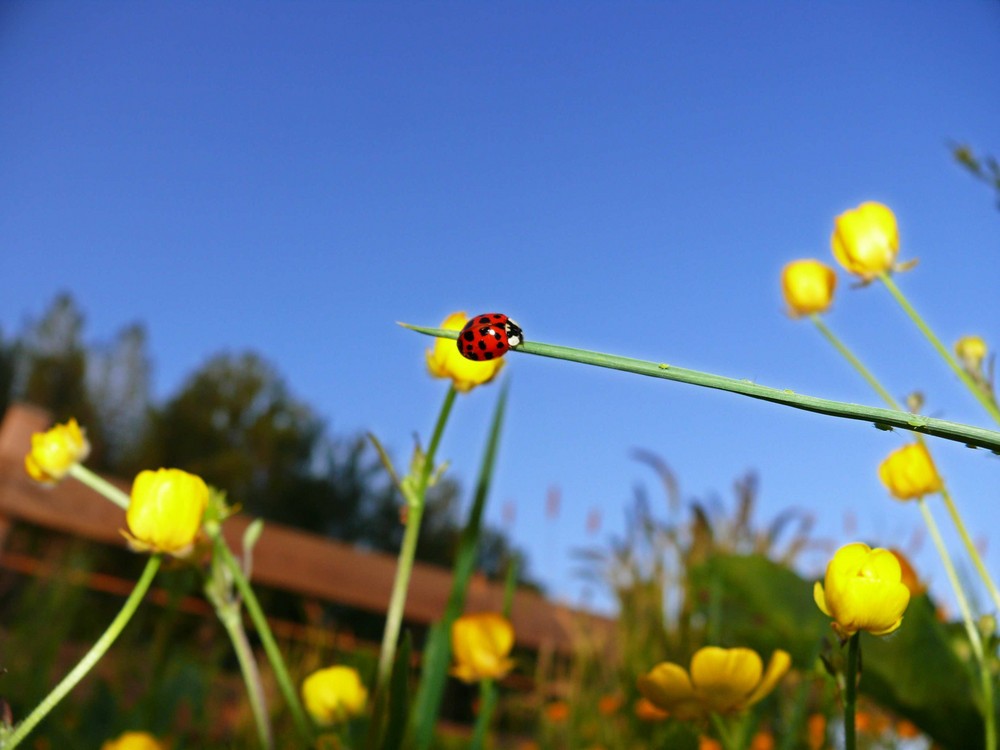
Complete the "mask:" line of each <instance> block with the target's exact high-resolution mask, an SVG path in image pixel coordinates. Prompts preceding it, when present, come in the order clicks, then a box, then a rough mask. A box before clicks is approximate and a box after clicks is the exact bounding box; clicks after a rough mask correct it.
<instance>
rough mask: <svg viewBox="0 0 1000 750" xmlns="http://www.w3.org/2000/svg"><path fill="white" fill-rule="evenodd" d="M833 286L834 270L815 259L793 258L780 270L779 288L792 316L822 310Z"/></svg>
mask: <svg viewBox="0 0 1000 750" xmlns="http://www.w3.org/2000/svg"><path fill="white" fill-rule="evenodd" d="M836 288H837V274H836V272H835V271H834V270H833V269H832V268H830V266H828V265H826V264H825V263H821V262H820V261H818V260H812V259H807V260H793V261H792V262H791V263H789V264H788V265H786V266H785V267H784V268H783V269H782V271H781V291H782V292H783V294H784V296H785V302H786V303H787V304H788V314H789V315H791V316H792V317H793V318H799V317H802V316H803V315H812V314H813V313H821V312H826V311H827V310H828V309H829V307H830V304H831V303H832V302H833V292H834V290H835V289H836Z"/></svg>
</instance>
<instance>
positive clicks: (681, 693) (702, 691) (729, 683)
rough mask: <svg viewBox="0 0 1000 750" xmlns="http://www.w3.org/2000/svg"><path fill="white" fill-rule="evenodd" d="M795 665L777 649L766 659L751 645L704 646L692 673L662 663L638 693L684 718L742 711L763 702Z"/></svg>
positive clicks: (694, 659)
mask: <svg viewBox="0 0 1000 750" xmlns="http://www.w3.org/2000/svg"><path fill="white" fill-rule="evenodd" d="M791 664H792V660H791V656H789V654H788V652H786V651H782V650H781V649H778V650H777V651H775V652H774V653H773V654H772V655H771V660H770V662H769V663H768V665H767V670H766V671H765V670H764V663H763V661H762V660H761V658H760V656H758V655H757V653H756V652H755V651H751V650H750V649H748V648H719V647H718V646H705V647H704V648H700V649H698V651H696V652H695V654H694V656H693V657H692V658H691V672H690V674H689V673H688V672H687V670H685V669H684V667H682V666H680V665H678V664H674V663H672V662H662V663H660V664H657V665H656V666H655V667H653V669H652V670H650V671H649V672H648V673H647V674H645V675H642V676H641V677H639V679H638V683H637V685H638V688H639V692H640V693H641V694H642V695H643V696H644V697H645V698H646V699H647V700H649V701H650V702H651V703H652V704H653V705H654V706H656V707H657V708H659V709H661V710H663V711H667V712H668V713H669V714H670V715H671V716H674V717H676V718H678V719H681V720H687V719H696V718H700V717H703V716H705V715H707V714H708V713H718V714H729V713H736V712H739V711H742V710H743V709H745V708H748V707H750V706H752V705H753V704H755V703H757V702H758V701H760V700H762V699H763V698H764V697H765V696H766V695H767V694H768V693H770V692H771V691H772V690H773V689H774V687H775V685H777V684H778V681H779V680H781V678H782V677H784V676H785V673H786V672H787V671H788V669H789V667H790V666H791Z"/></svg>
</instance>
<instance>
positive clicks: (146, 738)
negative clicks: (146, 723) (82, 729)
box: [101, 732, 165, 750]
mask: <svg viewBox="0 0 1000 750" xmlns="http://www.w3.org/2000/svg"><path fill="white" fill-rule="evenodd" d="M164 747H165V746H164V745H163V744H162V743H161V742H160V741H159V740H157V739H156V738H155V737H154V736H153V735H151V734H149V733H148V732H125V733H124V734H123V735H121V736H120V737H118V739H114V740H107V741H106V742H105V743H104V744H103V745H101V750H163V749H164Z"/></svg>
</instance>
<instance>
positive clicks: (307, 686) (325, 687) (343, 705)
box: [302, 666, 368, 725]
mask: <svg viewBox="0 0 1000 750" xmlns="http://www.w3.org/2000/svg"><path fill="white" fill-rule="evenodd" d="M302 700H303V702H304V703H305V704H306V710H307V711H308V712H309V714H310V716H312V717H313V719H314V720H315V721H316V723H317V724H321V725H326V724H336V723H338V722H342V721H347V720H348V719H350V718H351V717H353V716H360V715H361V714H363V713H364V712H365V706H366V705H367V704H368V690H367V689H366V688H365V686H364V683H362V682H361V677H360V676H359V675H358V671H357V670H356V669H354V668H353V667H343V666H336V667H327V668H326V669H320V670H317V671H315V672H313V673H312V674H311V675H309V676H308V677H306V678H305V680H303V681H302Z"/></svg>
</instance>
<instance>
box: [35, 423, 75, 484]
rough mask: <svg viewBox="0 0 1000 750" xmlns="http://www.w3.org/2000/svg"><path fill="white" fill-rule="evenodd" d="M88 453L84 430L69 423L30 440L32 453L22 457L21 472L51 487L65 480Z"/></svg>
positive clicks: (36, 434) (57, 426) (58, 425)
mask: <svg viewBox="0 0 1000 750" xmlns="http://www.w3.org/2000/svg"><path fill="white" fill-rule="evenodd" d="M89 453H90V443H88V442H87V437H86V435H85V434H84V430H83V429H82V428H81V427H80V425H78V424H77V423H76V420H75V419H71V420H69V421H68V422H67V423H66V424H57V425H56V426H55V427H53V428H52V429H51V430H48V431H46V432H36V433H35V434H34V435H32V436H31V452H29V453H28V455H27V456H25V457H24V468H25V469H26V470H27V472H28V475H29V476H30V477H31V478H32V479H34V480H35V481H37V482H44V483H45V484H54V483H56V482H58V481H59V480H60V479H62V478H63V477H64V476H66V472H68V471H69V469H70V467H71V466H73V465H74V464H78V463H80V462H82V461H85V460H86V459H87V455H88V454H89Z"/></svg>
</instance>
